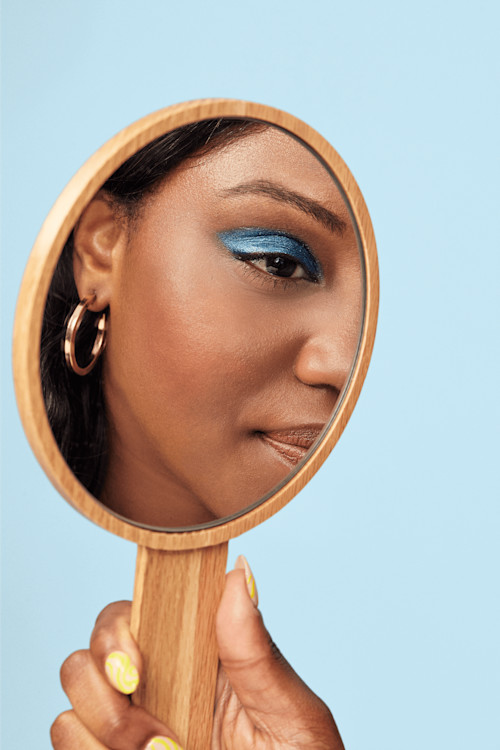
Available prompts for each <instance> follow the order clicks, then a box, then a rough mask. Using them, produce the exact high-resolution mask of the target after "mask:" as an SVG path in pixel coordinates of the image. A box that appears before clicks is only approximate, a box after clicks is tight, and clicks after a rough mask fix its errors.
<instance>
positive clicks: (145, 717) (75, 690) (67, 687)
mask: <svg viewBox="0 0 500 750" xmlns="http://www.w3.org/2000/svg"><path fill="white" fill-rule="evenodd" d="M61 683H62V686H63V689H64V691H65V693H66V694H67V696H68V698H69V700H70V701H71V704H72V706H73V709H74V711H75V714H76V717H77V718H78V720H79V721H80V723H81V724H82V725H83V726H84V727H85V728H86V729H87V730H88V732H89V733H90V734H91V735H92V736H93V737H94V738H95V739H96V740H97V741H98V742H99V743H101V744H102V745H104V747H105V748H113V750H139V748H140V749H142V748H148V750H153V748H154V750H177V748H179V747H180V745H179V741H178V738H177V737H176V735H175V734H174V733H173V732H172V731H170V730H169V729H168V727H166V726H165V725H164V724H163V723H162V722H160V721H158V719H155V718H154V717H153V716H151V715H150V714H149V713H148V712H147V711H145V710H144V709H143V708H140V707H138V706H134V705H132V703H131V702H130V699H129V698H128V697H127V696H125V695H122V694H121V693H119V692H117V691H116V690H115V689H114V688H113V687H111V685H110V684H109V682H108V680H107V678H106V677H105V676H104V675H103V674H102V672H101V671H100V670H99V668H98V667H97V665H96V663H95V660H94V658H93V656H92V654H91V653H90V651H76V652H75V653H74V654H71V656H69V657H68V658H67V659H66V661H65V662H64V664H63V665H62V667H61ZM96 747H100V746H99V745H97V746H96ZM92 750H93V748H92Z"/></svg>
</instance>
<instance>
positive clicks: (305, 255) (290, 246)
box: [217, 227, 323, 283]
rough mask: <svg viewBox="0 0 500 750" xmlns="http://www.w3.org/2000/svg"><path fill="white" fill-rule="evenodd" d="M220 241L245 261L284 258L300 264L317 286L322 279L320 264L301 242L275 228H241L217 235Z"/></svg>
mask: <svg viewBox="0 0 500 750" xmlns="http://www.w3.org/2000/svg"><path fill="white" fill-rule="evenodd" d="M217 236H218V237H219V239H220V240H221V241H222V242H223V243H224V245H225V246H226V247H227V249H228V250H229V251H230V252H231V253H232V254H233V255H235V256H237V257H239V258H242V259H244V258H245V257H248V260H251V259H252V258H257V257H261V258H262V257H265V256H268V255H285V256H287V257H289V258H292V259H293V260H295V261H296V262H297V263H300V264H301V265H302V266H303V267H304V268H305V269H306V271H307V273H308V274H309V275H310V277H311V279H312V280H313V281H315V282H316V283H317V282H318V281H321V280H322V279H323V269H322V268H321V265H320V263H319V261H318V260H317V259H316V257H315V256H314V255H313V253H312V252H311V250H310V249H309V248H308V247H307V245H305V243H304V242H302V241H301V240H299V239H297V238H296V237H294V236H293V235H290V234H288V233H286V232H282V231H280V230H278V229H261V228H257V227H243V228H239V229H231V230H229V231H226V232H219V233H218V235H217Z"/></svg>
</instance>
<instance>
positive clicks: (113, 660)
mask: <svg viewBox="0 0 500 750" xmlns="http://www.w3.org/2000/svg"><path fill="white" fill-rule="evenodd" d="M105 669H106V674H107V675H108V678H109V681H110V682H111V684H112V685H113V686H114V687H115V688H116V689H117V690H119V691H120V693H124V694H125V695H130V694H131V693H133V692H134V690H135V689H136V687H137V685H138V684H139V672H138V671H137V667H135V666H134V665H133V664H132V662H131V661H130V656H129V655H128V654H126V653H125V652H124V651H113V653H112V654H110V655H109V656H108V658H107V659H106V664H105Z"/></svg>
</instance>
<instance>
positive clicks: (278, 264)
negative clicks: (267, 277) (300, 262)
mask: <svg viewBox="0 0 500 750" xmlns="http://www.w3.org/2000/svg"><path fill="white" fill-rule="evenodd" d="M296 266H297V263H296V262H295V261H294V260H290V259H289V258H283V257H282V256H281V255H276V256H275V257H274V258H269V259H268V261H267V269H268V271H270V273H272V274H274V275H275V276H285V277H286V276H292V275H293V273H294V271H295V268H296Z"/></svg>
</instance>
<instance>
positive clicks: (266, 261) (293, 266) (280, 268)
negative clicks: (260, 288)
mask: <svg viewBox="0 0 500 750" xmlns="http://www.w3.org/2000/svg"><path fill="white" fill-rule="evenodd" d="M248 262H249V263H251V265H252V266H255V268H258V269H260V270H261V271H264V272H266V273H270V274H271V275H272V276H280V277H281V278H283V279H309V274H308V273H307V271H306V270H305V268H304V267H303V266H302V265H301V264H300V263H299V262H298V261H296V260H293V259H292V258H288V257H286V256H284V255H274V256H273V255H267V256H263V257H262V258H255V259H254V260H252V261H250V260H249V261H248Z"/></svg>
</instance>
